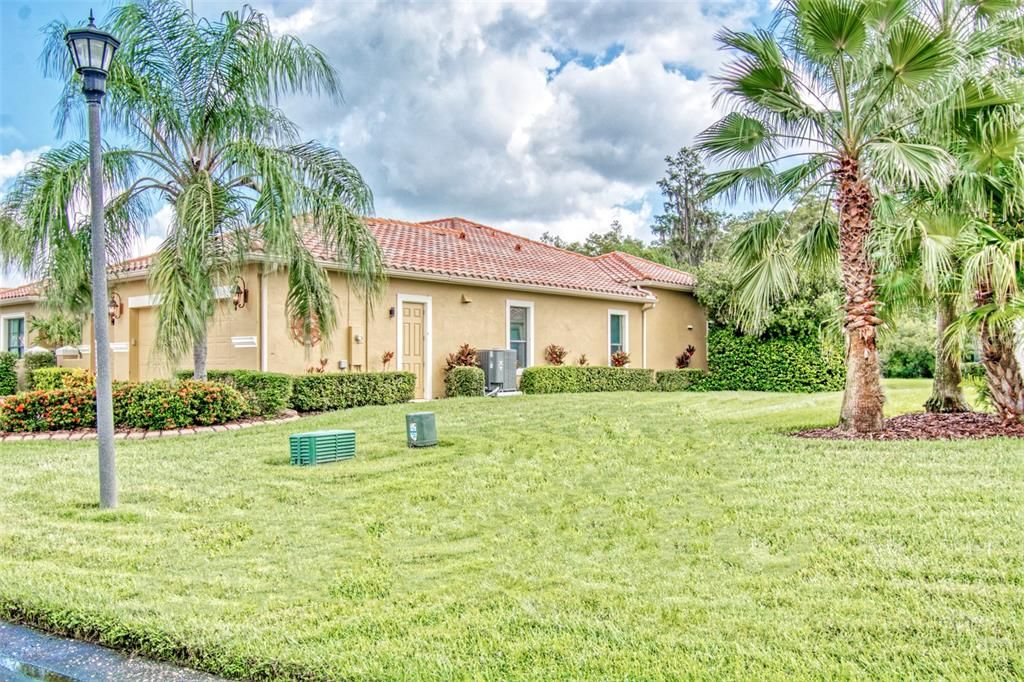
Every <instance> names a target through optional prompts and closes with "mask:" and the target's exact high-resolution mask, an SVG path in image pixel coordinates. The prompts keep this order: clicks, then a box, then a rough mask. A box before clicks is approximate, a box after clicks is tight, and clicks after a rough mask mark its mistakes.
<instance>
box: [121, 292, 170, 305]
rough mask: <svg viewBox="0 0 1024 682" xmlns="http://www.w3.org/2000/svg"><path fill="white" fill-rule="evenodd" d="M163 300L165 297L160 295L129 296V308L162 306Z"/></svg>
mask: <svg viewBox="0 0 1024 682" xmlns="http://www.w3.org/2000/svg"><path fill="white" fill-rule="evenodd" d="M162 300H163V296H162V295H160V294H145V295H144V296H129V297H128V307H129V308H149V307H152V306H155V305H160V301H162Z"/></svg>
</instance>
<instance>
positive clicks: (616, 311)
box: [607, 308, 629, 366]
mask: <svg viewBox="0 0 1024 682" xmlns="http://www.w3.org/2000/svg"><path fill="white" fill-rule="evenodd" d="M614 315H621V316H622V318H623V319H622V350H623V352H625V353H629V311H628V310H622V309H621V308H609V309H608V346H607V350H608V365H609V366H610V365H611V364H612V316H614Z"/></svg>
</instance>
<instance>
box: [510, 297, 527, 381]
mask: <svg viewBox="0 0 1024 682" xmlns="http://www.w3.org/2000/svg"><path fill="white" fill-rule="evenodd" d="M505 316H506V319H507V321H508V347H509V348H510V349H512V350H514V351H515V352H516V367H517V368H519V369H522V368H523V367H529V366H530V364H531V362H532V360H533V303H530V302H529V301H508V302H507V303H506V308H505Z"/></svg>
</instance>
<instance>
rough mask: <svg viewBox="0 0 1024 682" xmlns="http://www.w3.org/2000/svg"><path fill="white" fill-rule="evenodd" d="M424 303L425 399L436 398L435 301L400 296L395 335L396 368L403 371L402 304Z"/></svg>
mask: <svg viewBox="0 0 1024 682" xmlns="http://www.w3.org/2000/svg"><path fill="white" fill-rule="evenodd" d="M403 303H422V304H424V305H423V355H424V358H423V399H424V400H433V398H434V354H433V342H432V337H433V322H432V316H433V312H432V308H433V300H432V299H431V297H430V296H421V295H419V294H398V299H397V303H396V306H395V319H396V320H397V321H398V331H397V332H396V335H395V368H396V369H397V370H398V371H401V370H402V304H403Z"/></svg>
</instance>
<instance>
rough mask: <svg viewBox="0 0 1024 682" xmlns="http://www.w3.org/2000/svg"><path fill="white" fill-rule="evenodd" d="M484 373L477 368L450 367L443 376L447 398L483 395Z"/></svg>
mask: <svg viewBox="0 0 1024 682" xmlns="http://www.w3.org/2000/svg"><path fill="white" fill-rule="evenodd" d="M484 383H485V378H484V371H483V370H482V369H480V368H479V367H452V368H451V369H450V370H448V371H447V372H446V373H445V375H444V391H445V394H447V396H448V397H449V398H466V397H474V396H481V395H483V394H484Z"/></svg>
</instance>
